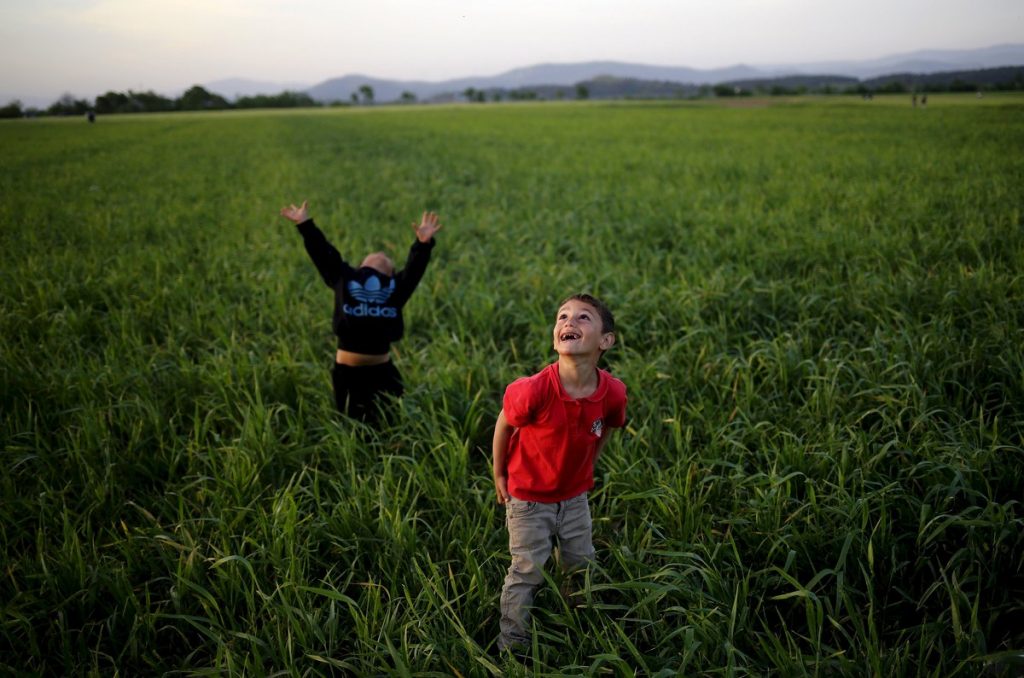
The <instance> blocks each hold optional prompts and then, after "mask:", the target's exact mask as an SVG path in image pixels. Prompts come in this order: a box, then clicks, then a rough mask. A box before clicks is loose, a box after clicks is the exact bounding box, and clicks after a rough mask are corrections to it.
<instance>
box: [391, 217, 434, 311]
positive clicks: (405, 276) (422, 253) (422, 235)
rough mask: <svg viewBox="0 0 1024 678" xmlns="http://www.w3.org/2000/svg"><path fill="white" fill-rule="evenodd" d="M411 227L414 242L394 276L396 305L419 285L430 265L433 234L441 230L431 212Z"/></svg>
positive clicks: (404, 299)
mask: <svg viewBox="0 0 1024 678" xmlns="http://www.w3.org/2000/svg"><path fill="white" fill-rule="evenodd" d="M412 227H413V229H414V230H415V231H416V242H414V243H413V244H412V247H411V248H409V258H408V259H406V261H405V266H404V267H403V268H402V270H401V271H399V272H398V273H396V274H395V283H396V285H397V286H398V289H397V290H396V291H397V295H398V298H397V299H396V302H397V303H403V302H404V301H406V300H407V299H408V298H409V297H410V296H411V295H412V293H413V290H415V289H416V286H417V285H419V284H420V279H422V278H423V274H424V273H425V272H426V270H427V264H429V263H430V252H431V250H433V249H434V234H435V233H437V232H438V231H440V230H441V228H442V226H441V224H440V222H439V221H438V218H437V215H436V214H434V213H433V212H424V213H423V218H422V219H421V220H420V223H419V224H413V225H412Z"/></svg>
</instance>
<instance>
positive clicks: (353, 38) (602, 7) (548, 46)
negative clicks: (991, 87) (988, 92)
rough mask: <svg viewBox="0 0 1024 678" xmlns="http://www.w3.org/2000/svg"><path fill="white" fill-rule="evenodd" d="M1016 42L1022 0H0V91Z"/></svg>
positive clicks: (433, 75)
mask: <svg viewBox="0 0 1024 678" xmlns="http://www.w3.org/2000/svg"><path fill="white" fill-rule="evenodd" d="M1022 40H1024V0H475V1H472V2H471V1H469V0H420V1H414V0H358V1H353V0H0V64H2V66H0V69H2V70H0V96H2V97H8V98H10V97H12V96H18V97H22V98H25V99H30V98H33V97H36V98H38V97H43V98H50V100H52V99H55V98H56V97H57V96H59V95H60V94H61V93H63V92H70V93H72V94H74V95H76V96H78V97H81V98H92V97H94V96H96V95H97V94H102V93H103V92H106V91H109V90H117V91H124V90H128V89H134V90H137V91H142V90H150V89H152V90H154V91H156V92H158V93H161V94H165V95H170V96H176V95H177V94H179V93H180V92H181V91H182V90H183V89H185V88H186V87H188V86H190V85H192V84H195V83H204V82H210V81H214V80H219V79H223V78H228V77H243V78H249V79H253V80H263V81H270V82H275V83H288V84H302V85H314V84H317V83H319V82H321V81H323V80H325V79H327V78H331V77H336V76H342V75H347V74H352V73H358V74H362V75H370V76H377V77H382V78H392V79H403V80H444V79H448V78H454V77H462V76H470V75H495V74H498V73H501V72H503V71H507V70H510V69H512V68H517V67H520V66H528V65H532V64H537V63H543V62H576V61H592V60H616V61H630V62H636V63H647V64H656V65H669V66H691V67H695V68H713V67H721V66H729V65H734V64H737V63H746V64H751V65H763V64H780V63H798V62H808V61H823V60H833V59H843V60H847V59H870V58H876V57H882V56H887V55H890V54H894V53H900V52H907V51H912V50H917V49H932V48H935V49H968V48H977V47H988V46H991V45H996V44H1002V43H1019V42H1021V41H1022ZM0 103H5V102H0Z"/></svg>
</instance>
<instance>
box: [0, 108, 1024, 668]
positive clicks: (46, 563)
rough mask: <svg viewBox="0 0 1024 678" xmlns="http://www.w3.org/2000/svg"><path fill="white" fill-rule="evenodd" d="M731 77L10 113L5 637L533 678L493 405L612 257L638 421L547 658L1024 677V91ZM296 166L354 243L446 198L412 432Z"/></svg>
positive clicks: (2, 478)
mask: <svg viewBox="0 0 1024 678" xmlns="http://www.w3.org/2000/svg"><path fill="white" fill-rule="evenodd" d="M734 103H737V102H734ZM738 103H739V104H742V105H739V106H725V105H718V104H708V103H703V102H701V103H693V104H644V103H628V102H619V103H614V104H600V103H585V104H568V103H566V104H543V105H530V104H523V105H503V106H479V107H472V106H463V107H414V108H396V109H375V110H344V111H337V110H332V111H299V112H283V113H282V112H277V113H244V114H197V115H189V114H180V115H152V116H142V115H140V116H125V117H120V118H118V117H108V118H100V119H99V120H98V122H97V123H96V124H95V125H91V126H89V125H86V124H85V123H84V122H82V121H80V120H69V121H61V120H35V121H13V122H9V123H3V124H0V146H2V147H3V149H4V151H3V154H2V155H0V192H2V196H3V199H2V201H0V251H2V252H3V254H2V257H3V274H2V276H0V380H2V381H0V391H2V393H0V442H2V455H3V456H2V463H3V473H2V474H0V492H2V498H0V544H2V548H3V573H2V574H3V576H2V578H0V606H2V607H0V625H2V630H0V658H2V659H0V663H2V666H3V668H4V670H5V671H13V672H26V673H40V674H65V675H81V674H104V675H109V674H113V673H120V674H122V675H137V674H153V673H163V672H185V673H190V674H191V673H200V674H229V675H242V674H245V675H259V674H270V673H278V672H280V673H284V674H288V675H332V674H333V675H337V674H346V673H348V674H392V673H394V674H398V675H453V674H461V675H490V674H499V673H503V672H506V670H509V671H510V673H511V674H513V675H515V674H517V673H522V672H523V670H522V669H517V668H515V667H511V668H510V667H508V666H506V665H505V663H504V662H503V661H502V660H501V659H500V658H499V657H498V656H497V655H496V652H495V650H494V645H493V643H494V639H495V636H496V634H497V617H498V612H497V608H498V594H499V591H500V587H501V581H502V578H503V576H504V572H505V569H506V568H507V566H508V554H507V537H506V534H505V530H504V524H503V515H502V512H501V509H500V508H499V507H497V506H496V505H495V504H494V501H493V488H492V485H491V482H490V462H489V442H490V434H491V428H492V426H493V421H494V417H495V416H496V414H497V411H498V408H499V407H500V398H501V394H502V392H503V389H504V386H505V385H506V384H507V383H508V382H509V381H511V380H512V379H514V378H515V377H517V376H521V375H524V374H528V373H531V372H533V371H535V370H537V369H538V368H539V367H541V366H542V365H543V364H545V363H546V362H548V361H550V360H551V359H552V358H553V354H552V352H551V349H550V323H551V322H552V314H553V312H554V310H555V306H556V304H557V302H558V301H559V300H560V299H561V298H563V297H564V296H566V295H568V294H569V293H572V292H576V291H580V290H586V291H591V292H594V293H596V294H598V295H599V296H602V297H603V298H605V299H606V301H607V302H608V303H609V304H610V305H611V307H612V308H613V310H614V311H615V312H616V318H617V321H618V324H619V326H620V334H619V343H618V345H617V347H616V348H615V349H613V350H612V351H611V352H610V353H609V354H608V356H607V357H606V360H607V362H606V366H607V367H609V369H611V370H612V371H613V372H614V373H615V374H616V375H617V376H619V377H620V378H622V379H623V380H624V381H625V382H626V384H627V386H628V387H629V389H630V402H629V415H630V424H629V426H628V427H627V429H626V430H625V432H624V433H622V434H621V435H617V436H616V437H615V438H613V439H612V441H611V443H610V445H609V448H608V450H607V452H606V454H605V455H604V456H603V457H602V460H601V464H600V465H599V467H598V469H597V480H598V484H597V487H596V488H595V492H594V494H593V498H592V504H593V511H594V516H595V541H596V545H597V548H598V556H599V559H600V566H599V567H597V568H595V569H594V570H593V571H592V572H591V573H590V574H589V577H588V579H587V580H586V581H585V582H583V583H582V584H581V586H582V589H583V593H584V595H585V596H586V598H587V600H589V602H590V605H589V606H586V607H571V606H567V605H566V604H565V603H563V602H562V600H561V599H560V598H559V596H558V595H557V582H552V584H551V586H549V587H546V588H545V589H544V590H543V591H542V592H541V593H540V596H539V598H538V603H539V604H540V605H542V606H543V607H542V609H541V610H540V611H538V614H537V615H536V622H537V623H536V629H535V637H534V643H533V648H532V652H533V654H534V661H533V669H532V670H534V671H536V672H537V673H539V674H548V675H555V674H567V673H568V674H577V673H608V674H611V675H633V674H634V673H639V674H641V675H659V674H660V675H676V674H678V673H683V674H688V675H693V674H711V675H719V674H721V675H728V676H741V675H780V676H802V675H837V674H839V675H851V676H861V675H877V676H892V675H904V676H917V675H927V676H949V675H963V676H972V675H978V674H979V673H981V672H983V671H986V670H987V671H989V672H991V673H992V674H993V675H1014V674H1016V673H1017V672H1019V671H1021V667H1022V666H1024V631H1022V628H1024V508H1022V505H1021V501H1022V498H1024V457H1022V452H1024V448H1022V446H1024V441H1022V431H1024V357H1022V351H1021V346H1024V274H1022V272H1024V219H1022V214H1021V207H1022V205H1024V154H1021V153H1020V149H1022V148H1024V115H1022V114H1024V100H1022V99H1021V98H1019V97H1012V96H1005V97H986V98H985V99H984V100H980V101H979V100H976V99H974V98H973V97H954V96H945V97H941V96H935V97H932V98H930V101H929V106H928V108H927V109H924V110H922V109H917V110H914V109H912V108H911V107H910V105H909V103H908V101H907V100H906V98H905V97H893V98H888V99H887V98H878V99H876V100H875V101H873V102H862V101H860V100H859V99H852V98H839V97H836V98H826V99H812V98H808V99H794V100H778V101H776V100H763V101H745V102H738ZM302 199H308V200H309V201H310V206H311V209H312V211H313V214H314V216H315V217H316V219H317V221H318V223H319V224H320V225H321V226H322V227H323V229H324V230H325V232H326V233H327V234H328V236H329V237H330V238H331V239H332V240H333V241H334V242H335V244H336V245H337V246H338V248H339V249H340V250H341V251H342V252H343V253H345V254H346V255H347V256H349V257H350V258H356V257H358V256H361V255H362V254H364V253H365V252H368V251H370V250H371V249H379V248H385V249H388V250H390V251H391V252H393V253H395V254H396V255H397V256H398V257H399V258H401V257H404V253H405V251H406V249H407V247H408V246H409V244H410V243H411V241H412V231H411V228H410V227H409V224H410V223H411V222H412V221H413V220H414V219H416V218H418V215H419V214H420V212H422V211H423V210H424V209H433V210H436V211H438V212H439V213H440V214H441V216H442V220H443V222H444V223H445V230H444V231H442V233H441V234H440V235H439V241H440V242H439V246H438V248H437V249H436V250H435V259H434V261H433V263H432V264H431V266H430V269H429V270H428V272H427V275H426V277H425V278H424V281H423V283H422V284H421V287H420V289H419V290H418V291H417V293H416V294H415V295H414V297H413V299H412V301H411V302H410V305H409V306H408V307H407V312H406V320H407V326H408V331H407V335H406V338H405V339H404V340H403V341H402V342H401V343H400V344H398V345H397V350H396V361H397V364H398V365H399V368H400V369H401V371H402V373H403V375H404V377H405V381H406V384H407V394H406V396H405V398H404V400H403V404H402V408H401V413H400V415H399V417H398V420H397V421H396V422H395V423H394V425H393V426H392V427H391V428H389V429H387V430H386V431H382V432H380V433H374V432H370V431H366V430H361V429H359V428H358V427H357V426H356V425H354V424H352V423H351V422H348V421H346V420H343V419H341V418H339V417H338V416H336V415H335V414H334V412H333V401H332V397H331V394H330V382H329V375H328V371H327V368H328V366H329V364H330V362H331V360H332V348H333V339H332V337H331V334H330V303H331V295H330V293H329V292H328V291H327V290H326V289H325V288H323V286H322V284H321V283H320V281H319V279H318V277H317V275H316V273H315V270H314V269H313V267H312V264H311V263H310V262H309V261H308V259H307V257H306V254H305V252H304V250H303V248H302V243H301V238H300V237H299V236H298V234H297V233H296V232H295V230H294V227H292V226H291V225H290V224H288V223H287V222H285V221H284V220H282V219H280V218H279V217H277V216H276V214H277V210H278V209H279V208H280V207H281V206H282V205H283V204H286V203H289V202H295V201H299V200H302Z"/></svg>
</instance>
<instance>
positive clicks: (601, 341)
mask: <svg viewBox="0 0 1024 678" xmlns="http://www.w3.org/2000/svg"><path fill="white" fill-rule="evenodd" d="M552 335H553V339H554V346H555V351H556V352H557V353H558V355H591V354H597V355H600V353H601V352H602V351H607V350H608V349H610V348H611V347H612V345H613V344H614V343H615V334H614V333H613V332H605V331H604V326H603V324H602V323H601V315H600V314H599V313H598V312H597V309H595V308H594V307H593V306H591V305H590V304H588V303H585V302H582V301H580V300H578V299H570V300H569V301H567V302H565V304H563V305H562V307H561V308H560V309H558V313H556V314H555V329H554V331H553V333H552Z"/></svg>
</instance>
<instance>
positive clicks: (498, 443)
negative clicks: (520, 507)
mask: <svg viewBox="0 0 1024 678" xmlns="http://www.w3.org/2000/svg"><path fill="white" fill-rule="evenodd" d="M513 430H515V427H514V426H512V425H511V424H509V423H508V421H507V420H506V419H505V410H502V411H501V412H498V421H497V422H496V423H495V424H494V441H493V443H492V444H491V452H492V453H493V457H494V458H493V461H492V464H493V465H492V469H491V470H492V472H493V474H494V489H495V492H497V494H498V503H499V504H504V503H505V502H507V501H508V500H509V499H511V497H512V495H510V494H509V493H508V466H507V455H508V441H509V439H510V438H511V437H512V431H513Z"/></svg>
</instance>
